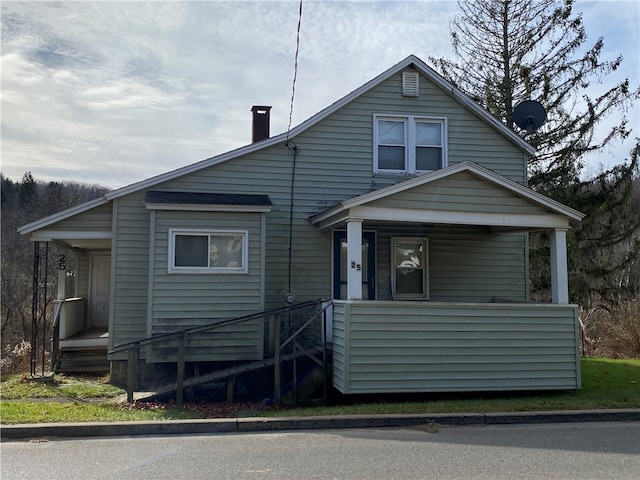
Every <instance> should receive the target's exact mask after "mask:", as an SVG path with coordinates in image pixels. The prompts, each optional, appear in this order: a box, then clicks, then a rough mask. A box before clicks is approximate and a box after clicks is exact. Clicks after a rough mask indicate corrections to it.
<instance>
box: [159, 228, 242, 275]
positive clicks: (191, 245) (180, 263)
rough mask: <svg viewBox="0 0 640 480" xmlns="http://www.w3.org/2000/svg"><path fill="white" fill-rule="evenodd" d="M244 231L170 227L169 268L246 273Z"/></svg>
mask: <svg viewBox="0 0 640 480" xmlns="http://www.w3.org/2000/svg"><path fill="white" fill-rule="evenodd" d="M248 237H249V233H248V232H246V231H228V230H196V229H189V230H173V229H171V230H169V272H183V273H247V272H248V258H247V251H248Z"/></svg>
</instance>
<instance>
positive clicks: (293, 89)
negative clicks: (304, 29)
mask: <svg viewBox="0 0 640 480" xmlns="http://www.w3.org/2000/svg"><path fill="white" fill-rule="evenodd" d="M301 24H302V0H300V7H299V9H298V29H297V31H296V55H295V59H294V62H293V85H292V86H291V104H290V106H289V126H288V127H287V144H288V143H289V132H290V131H291V121H292V119H293V100H294V98H295V96H296V79H297V78H298V53H299V52H300V25H301Z"/></svg>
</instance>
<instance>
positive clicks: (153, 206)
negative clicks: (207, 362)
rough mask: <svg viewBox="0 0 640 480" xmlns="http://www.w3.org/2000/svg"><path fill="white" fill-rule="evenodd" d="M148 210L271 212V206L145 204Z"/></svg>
mask: <svg viewBox="0 0 640 480" xmlns="http://www.w3.org/2000/svg"><path fill="white" fill-rule="evenodd" d="M145 207H146V208H147V210H179V211H185V212H239V213H240V212H242V213H264V212H270V211H271V208H272V206H271V205H194V204H191V203H184V204H183V203H145Z"/></svg>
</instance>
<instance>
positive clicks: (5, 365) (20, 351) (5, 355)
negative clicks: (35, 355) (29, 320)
mask: <svg viewBox="0 0 640 480" xmlns="http://www.w3.org/2000/svg"><path fill="white" fill-rule="evenodd" d="M30 364H31V344H30V343H29V342H27V341H26V340H22V341H21V342H20V343H18V344H17V345H13V346H12V345H7V346H5V347H4V352H2V358H1V359H0V373H1V374H2V375H6V374H9V373H19V372H28V371H29V370H30Z"/></svg>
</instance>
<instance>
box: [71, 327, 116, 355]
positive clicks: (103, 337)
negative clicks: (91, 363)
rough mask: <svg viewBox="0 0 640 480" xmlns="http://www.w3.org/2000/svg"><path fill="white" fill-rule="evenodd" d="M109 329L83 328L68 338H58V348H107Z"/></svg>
mask: <svg viewBox="0 0 640 480" xmlns="http://www.w3.org/2000/svg"><path fill="white" fill-rule="evenodd" d="M108 343H109V331H108V330H107V329H104V328H94V329H90V330H83V331H82V332H78V333H76V334H75V335H72V336H71V337H69V338H65V339H61V340H60V349H61V350H64V349H78V348H105V349H106V348H107V346H108Z"/></svg>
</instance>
